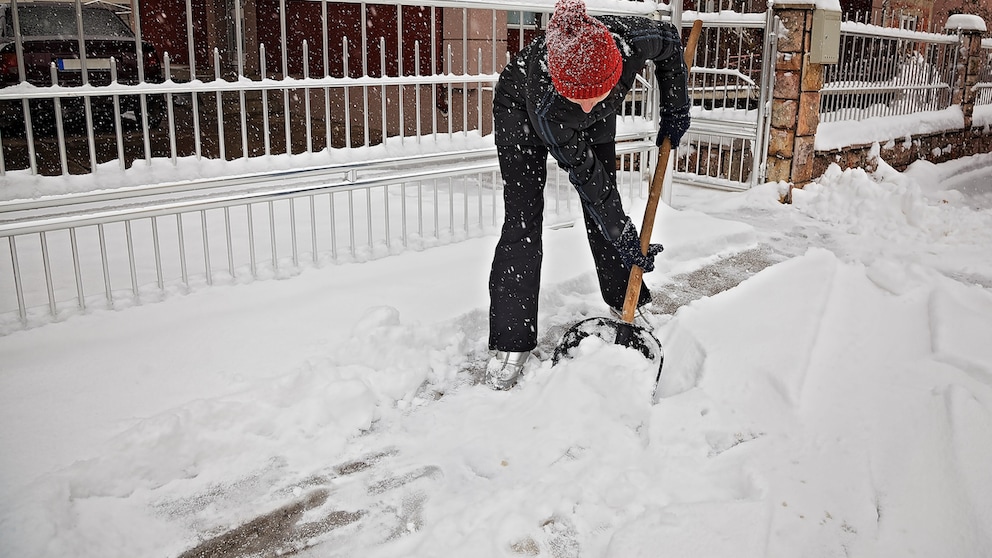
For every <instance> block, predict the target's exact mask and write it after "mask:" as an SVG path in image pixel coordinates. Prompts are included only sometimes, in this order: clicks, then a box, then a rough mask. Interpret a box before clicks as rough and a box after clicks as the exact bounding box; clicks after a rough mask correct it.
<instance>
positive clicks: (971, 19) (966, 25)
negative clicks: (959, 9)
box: [944, 14, 986, 33]
mask: <svg viewBox="0 0 992 558" xmlns="http://www.w3.org/2000/svg"><path fill="white" fill-rule="evenodd" d="M944 29H946V30H948V31H955V30H959V29H960V30H962V31H979V32H982V33H984V32H985V31H986V27H985V20H984V19H982V17H981V16H977V15H970V14H952V15H950V16H948V17H947V23H945V24H944Z"/></svg>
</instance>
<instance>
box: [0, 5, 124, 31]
mask: <svg viewBox="0 0 992 558" xmlns="http://www.w3.org/2000/svg"><path fill="white" fill-rule="evenodd" d="M17 19H18V21H19V22H20V26H21V34H22V35H23V36H25V37H76V36H77V33H76V10H75V8H73V7H72V6H37V5H35V6H24V7H20V8H18V10H17ZM83 35H84V36H88V37H95V36H99V37H125V38H133V37H134V33H132V32H131V29H130V28H129V27H128V26H127V24H126V23H124V21H123V20H122V19H121V18H119V17H117V14H115V13H114V12H112V11H110V10H104V9H100V8H85V7H84V8H83Z"/></svg>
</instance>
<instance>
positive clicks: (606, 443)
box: [0, 154, 992, 558]
mask: <svg viewBox="0 0 992 558" xmlns="http://www.w3.org/2000/svg"><path fill="white" fill-rule="evenodd" d="M782 193H783V192H782V186H781V185H778V184H766V185H764V186H761V187H758V188H755V189H753V190H751V191H749V192H746V193H727V192H717V191H709V190H699V189H693V188H689V187H684V186H677V187H676V190H675V192H674V199H673V203H672V207H668V206H663V207H662V208H661V211H660V213H659V216H658V221H657V226H656V229H655V238H656V239H657V240H658V241H661V242H663V243H664V244H665V246H666V250H665V252H664V253H663V255H662V256H661V257H660V259H659V265H658V268H657V270H656V271H655V272H654V273H652V274H649V275H647V276H646V281H647V283H648V284H649V285H651V286H652V287H654V288H655V289H656V290H658V291H659V292H660V291H661V290H663V289H664V288H665V287H666V285H669V286H671V285H675V284H676V279H675V278H676V277H679V276H684V274H686V273H689V272H692V271H696V270H700V269H707V268H709V267H712V268H713V269H715V270H719V268H720V263H719V262H720V261H722V260H723V259H725V258H727V257H730V256H733V255H735V254H740V253H745V252H748V251H753V250H757V251H759V252H761V253H764V254H768V255H769V256H770V257H769V261H773V262H780V263H775V264H774V265H771V266H770V267H767V268H765V269H763V270H760V271H759V270H758V269H755V270H753V271H755V272H756V273H755V274H754V275H753V276H752V277H751V278H749V279H747V280H746V281H744V282H743V283H741V284H740V285H739V286H737V287H734V288H731V289H729V290H727V291H725V292H722V293H720V294H716V295H714V296H711V297H706V298H703V299H700V300H696V301H694V302H692V303H690V304H688V305H686V306H684V307H682V308H681V309H679V310H678V311H677V312H676V313H675V314H674V315H654V316H652V318H651V319H652V326H653V328H654V332H655V334H656V335H657V336H658V337H659V338H660V339H661V340H662V342H663V343H664V345H665V349H666V362H665V365H664V370H663V372H664V373H663V375H662V379H661V382H660V385H659V386H658V388H657V391H656V392H655V389H654V386H653V379H654V371H653V370H650V369H646V366H645V363H644V362H643V359H641V357H639V356H638V355H637V354H635V353H633V352H632V351H631V350H629V349H625V348H622V347H619V346H615V345H612V344H609V343H603V342H600V341H598V340H595V339H591V340H589V341H587V342H585V343H584V345H582V346H581V348H580V349H581V351H580V352H581V354H580V355H579V356H577V358H575V359H573V360H569V361H565V362H563V363H561V364H559V365H558V366H554V367H552V366H551V363H550V362H537V361H533V362H532V365H531V367H530V368H529V370H528V371H527V374H526V376H525V378H524V380H523V382H522V383H521V384H520V385H519V386H518V387H517V388H515V389H514V390H512V391H510V392H505V393H503V392H493V391H491V390H489V389H488V388H486V387H484V386H482V385H478V384H477V383H476V382H477V373H478V370H479V367H480V366H481V365H482V364H483V363H484V361H485V359H486V347H485V339H486V333H487V332H486V328H487V323H486V316H487V307H488V298H487V292H486V283H487V275H488V268H489V262H490V258H491V254H492V250H493V247H494V244H495V241H496V239H495V238H494V237H491V236H490V237H485V238H477V239H472V240H468V241H465V242H461V243H457V244H450V245H446V246H441V247H437V248H432V249H430V250H426V251H423V252H406V253H403V254H400V255H397V256H392V257H388V258H383V259H378V260H373V261H369V262H365V263H356V264H347V265H339V266H330V267H325V268H321V269H309V270H306V271H304V272H303V273H302V274H301V275H299V276H297V277H294V278H291V279H288V280H270V281H258V282H254V283H249V284H241V285H234V286H219V287H213V288H209V289H203V290H199V291H195V292H193V293H192V294H189V295H187V296H174V297H170V298H167V299H166V300H164V301H162V302H158V303H154V304H148V305H143V306H135V307H131V308H127V309H124V310H119V311H109V310H92V311H90V312H88V313H86V314H84V315H78V316H74V317H71V318H70V319H68V320H65V321H62V322H58V323H52V324H49V325H45V326H42V327H38V328H34V329H29V330H24V331H17V332H13V333H11V334H9V335H6V336H4V337H0V355H2V357H0V447H2V448H3V450H2V451H0V502H3V504H2V507H0V555H2V556H5V557H6V556H9V557H17V558H27V557H35V556H45V557H66V556H79V557H90V556H93V557H97V556H99V557H106V556H142V557H147V556H163V557H168V556H177V555H180V554H182V553H183V552H184V551H187V550H189V549H192V548H198V549H199V550H198V552H199V553H200V554H199V555H211V553H213V555H217V556H249V555H252V554H251V552H253V551H257V550H259V548H261V549H267V550H268V551H270V552H274V551H291V550H294V549H302V550H299V553H298V555H301V556H321V557H336V556H342V557H343V556H363V557H399V556H403V557H407V556H473V557H488V556H492V557H496V556H555V557H562V556H568V557H572V556H591V557H595V556H601V557H617V558H634V557H638V556H658V555H661V554H664V555H671V556H705V557H720V556H726V557H734V558H741V557H749V556H754V557H768V556H783V557H784V556H788V557H794V556H863V557H883V556H908V555H920V556H955V557H975V558H978V557H982V556H989V555H992V476H990V475H989V474H988V471H990V470H992V345H990V344H989V339H992V154H985V155H979V156H973V157H968V158H964V159H959V160H956V161H954V162H952V163H945V164H942V165H931V164H928V163H917V164H915V165H914V166H913V167H911V168H910V169H909V170H908V171H907V172H905V173H899V172H896V171H894V170H892V169H890V168H888V167H887V166H886V165H884V164H882V165H881V167H880V169H879V170H878V171H877V172H875V173H874V174H867V173H866V172H864V171H862V170H860V169H852V170H847V171H841V170H840V169H839V168H832V169H831V170H830V171H829V172H828V173H827V174H826V175H825V176H823V177H821V178H820V179H819V180H818V181H817V183H816V184H814V185H811V186H809V187H807V188H806V189H805V190H804V191H796V192H795V193H794V203H793V204H792V205H782V204H780V203H778V199H779V196H780V195H781V194H782ZM632 211H633V212H634V213H637V212H638V211H643V209H641V208H633V210H632ZM587 254H588V248H587V247H586V246H585V241H584V238H583V235H582V231H581V230H580V229H579V228H575V227H573V228H558V229H554V230H547V231H546V233H545V265H544V275H543V283H544V287H543V291H542V297H541V330H542V333H544V334H545V341H544V343H545V344H546V346H549V345H553V344H554V343H555V342H556V337H555V335H556V334H557V333H559V332H560V331H561V328H562V327H566V326H568V325H570V324H571V323H574V322H575V321H577V320H578V319H580V318H581V317H583V316H586V315H590V314H602V313H603V312H604V310H605V307H604V306H603V304H602V302H601V301H599V300H598V295H597V294H596V293H597V290H596V288H595V285H594V275H593V274H592V272H591V269H592V265H591V259H590V257H589V256H588V255H587ZM280 508H281V515H280V514H270V512H273V511H274V510H277V509H280ZM267 514H268V515H267ZM259 517H262V518H263V519H262V520H256V518H259ZM279 517H282V518H283V519H282V520H281V521H282V523H280V522H279V521H280V520H279V519H278V518H279ZM286 518H288V520H287V519H286ZM252 520H256V522H255V523H249V522H250V521H252ZM287 521H288V523H287ZM266 522H267V523H266ZM246 524H247V525H246ZM260 525H262V526H260ZM264 525H267V527H265V526H264ZM239 527H240V528H239ZM232 530H233V531H232ZM225 533H227V535H225ZM205 541H206V542H205ZM252 541H255V542H252ZM253 544H254V545H256V546H252V545H253ZM198 545H202V546H198ZM304 547H305V548H304Z"/></svg>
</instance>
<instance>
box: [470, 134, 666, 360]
mask: <svg viewBox="0 0 992 558" xmlns="http://www.w3.org/2000/svg"><path fill="white" fill-rule="evenodd" d="M589 139H590V140H595V139H601V140H602V139H607V141H605V142H601V143H592V148H593V151H594V152H595V154H596V157H597V158H598V159H599V160H600V161H602V162H603V163H604V166H605V167H606V169H608V171H609V172H611V173H612V174H613V176H612V177H611V178H612V182H613V184H616V143H615V141H614V139H613V135H612V134H610V135H609V137H608V138H589ZM496 149H497V153H498V156H499V166H500V171H501V172H502V174H503V204H504V207H505V211H506V220H505V221H504V223H503V229H502V234H501V236H500V239H499V243H498V244H497V245H496V254H495V256H494V257H493V265H492V271H491V272H490V275H489V302H490V305H489V348H490V349H491V350H499V351H530V350H533V349H534V348H535V347H536V346H537V301H538V294H539V290H540V286H541V259H542V256H543V247H542V242H541V233H542V222H543V217H544V186H545V184H546V183H547V164H548V149H547V148H546V147H544V146H543V145H509V146H506V145H497V147H496ZM582 212H583V215H584V217H585V227H586V236H587V238H588V240H589V247H590V248H591V249H592V257H593V262H594V263H595V266H596V274H597V276H598V278H599V288H600V292H601V293H602V296H603V300H604V301H605V302H606V303H607V304H608V305H610V306H611V307H613V308H617V309H620V308H622V307H623V301H624V297H625V296H626V293H627V280H628V278H629V276H630V268H628V267H627V266H626V265H625V264H624V263H623V260H621V259H620V255H619V253H617V251H616V248H614V247H613V245H612V244H611V243H610V242H609V241H608V240H606V237H604V236H603V233H602V232H601V230H600V228H599V226H598V225H596V223H595V222H594V221H593V220H592V217H591V216H590V214H589V212H588V210H587V209H586V207H585V206H584V205H583V208H582ZM650 300H651V293H650V291H649V290H648V288H647V286H642V287H641V294H640V298H639V299H638V306H640V305H643V304H646V303H647V302H648V301H650Z"/></svg>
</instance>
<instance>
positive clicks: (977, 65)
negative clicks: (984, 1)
mask: <svg viewBox="0 0 992 558" xmlns="http://www.w3.org/2000/svg"><path fill="white" fill-rule="evenodd" d="M944 31H945V32H946V33H948V34H956V33H958V32H959V31H960V33H961V45H960V47H959V49H960V50H959V51H958V72H957V75H956V76H955V83H954V90H953V91H954V98H953V99H952V101H951V102H952V103H954V104H958V105H961V112H963V113H964V129H965V130H970V129H971V122H972V118H973V117H974V114H975V91H974V87H975V84H976V83H978V78H979V75H980V74H981V72H982V65H983V64H984V62H985V61H984V59H983V51H982V34H983V33H984V32H985V22H984V21H982V20H981V19H980V18H978V17H977V16H968V15H954V16H951V17H950V18H948V20H947V24H946V25H945V26H944Z"/></svg>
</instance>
